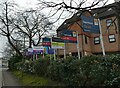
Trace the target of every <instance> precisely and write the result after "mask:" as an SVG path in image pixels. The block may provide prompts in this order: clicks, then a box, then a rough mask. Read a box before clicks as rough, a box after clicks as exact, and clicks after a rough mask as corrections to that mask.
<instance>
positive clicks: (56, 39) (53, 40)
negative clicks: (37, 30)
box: [52, 37, 64, 42]
mask: <svg viewBox="0 0 120 88" xmlns="http://www.w3.org/2000/svg"><path fill="white" fill-rule="evenodd" d="M52 42H64V40H62V39H61V38H59V37H52Z"/></svg>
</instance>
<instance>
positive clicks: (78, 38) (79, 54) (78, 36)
mask: <svg viewBox="0 0 120 88" xmlns="http://www.w3.org/2000/svg"><path fill="white" fill-rule="evenodd" d="M78 37H79V36H78V32H77V50H78V59H80V48H79V38H78Z"/></svg>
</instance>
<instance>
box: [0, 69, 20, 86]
mask: <svg viewBox="0 0 120 88" xmlns="http://www.w3.org/2000/svg"><path fill="white" fill-rule="evenodd" d="M0 79H1V80H0V87H2V86H3V88H4V87H5V86H8V87H11V88H12V87H16V88H17V87H19V86H21V84H20V83H19V81H18V79H17V78H16V77H15V76H14V75H13V74H12V73H11V72H10V71H9V70H8V68H2V70H0Z"/></svg>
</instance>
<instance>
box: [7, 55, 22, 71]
mask: <svg viewBox="0 0 120 88" xmlns="http://www.w3.org/2000/svg"><path fill="white" fill-rule="evenodd" d="M21 61H22V57H21V56H13V57H11V58H10V60H9V61H8V67H9V69H10V70H15V69H16V66H15V64H16V63H18V62H21Z"/></svg>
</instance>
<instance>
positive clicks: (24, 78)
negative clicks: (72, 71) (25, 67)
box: [13, 71, 61, 86]
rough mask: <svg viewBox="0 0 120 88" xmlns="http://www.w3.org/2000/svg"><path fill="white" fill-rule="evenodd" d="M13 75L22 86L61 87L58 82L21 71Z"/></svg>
mask: <svg viewBox="0 0 120 88" xmlns="http://www.w3.org/2000/svg"><path fill="white" fill-rule="evenodd" d="M13 74H14V75H15V76H16V77H17V78H18V79H19V81H20V83H21V84H22V85H23V86H61V84H60V83H58V82H54V81H52V80H50V79H47V78H44V77H40V76H36V75H32V74H27V73H23V72H21V71H13Z"/></svg>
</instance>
